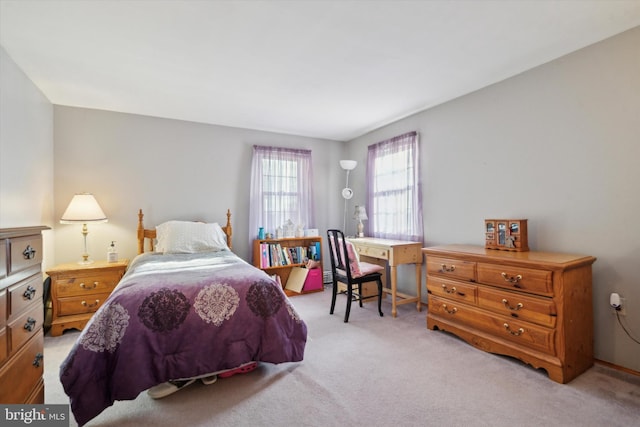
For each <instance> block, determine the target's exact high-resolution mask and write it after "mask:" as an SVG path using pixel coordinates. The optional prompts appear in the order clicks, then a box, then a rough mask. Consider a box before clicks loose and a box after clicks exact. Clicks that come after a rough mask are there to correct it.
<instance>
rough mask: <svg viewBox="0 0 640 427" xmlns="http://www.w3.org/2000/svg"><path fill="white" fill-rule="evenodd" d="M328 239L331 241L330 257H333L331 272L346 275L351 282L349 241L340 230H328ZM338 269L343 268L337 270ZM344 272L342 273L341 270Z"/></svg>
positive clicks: (334, 274)
mask: <svg viewBox="0 0 640 427" xmlns="http://www.w3.org/2000/svg"><path fill="white" fill-rule="evenodd" d="M327 237H328V239H327V241H328V243H329V258H330V259H331V273H332V274H333V276H334V277H336V273H337V275H338V276H345V277H346V278H347V280H348V281H349V282H351V279H352V277H351V260H349V258H348V256H349V255H348V254H349V252H348V251H347V242H346V240H345V239H344V233H343V232H342V231H340V230H336V229H331V230H327ZM336 270H341V271H337V272H336ZM342 271H343V272H344V274H341V272H342Z"/></svg>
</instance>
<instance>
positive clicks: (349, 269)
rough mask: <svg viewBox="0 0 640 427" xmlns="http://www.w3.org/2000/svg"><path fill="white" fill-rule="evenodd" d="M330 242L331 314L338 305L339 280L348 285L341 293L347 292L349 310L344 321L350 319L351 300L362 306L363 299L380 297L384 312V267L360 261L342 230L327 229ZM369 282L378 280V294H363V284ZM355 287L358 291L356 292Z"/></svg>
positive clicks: (380, 308) (380, 304)
mask: <svg viewBox="0 0 640 427" xmlns="http://www.w3.org/2000/svg"><path fill="white" fill-rule="evenodd" d="M327 237H328V242H329V257H330V258H331V274H332V276H333V295H332V297H331V310H330V312H329V314H333V309H334V308H335V306H336V296H337V294H338V282H341V283H344V284H345V285H346V288H347V289H346V291H342V292H341V293H346V294H347V311H346V312H345V314H344V322H345V323H347V322H348V321H349V312H350V311H351V301H353V300H356V301H358V302H359V303H360V307H362V301H363V300H365V299H369V298H375V297H376V296H377V297H378V312H379V313H380V316H383V314H382V274H381V273H380V271H382V270H384V267H382V266H380V265H377V264H371V263H368V262H360V261H359V260H358V257H357V254H356V251H355V249H354V247H353V244H352V243H351V242H348V241H347V240H345V238H344V234H343V233H342V231H340V230H327ZM367 282H376V283H377V285H378V294H377V295H371V296H367V297H363V296H362V284H363V283H367ZM354 288H357V291H355V292H354Z"/></svg>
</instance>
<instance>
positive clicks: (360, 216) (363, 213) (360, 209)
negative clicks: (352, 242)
mask: <svg viewBox="0 0 640 427" xmlns="http://www.w3.org/2000/svg"><path fill="white" fill-rule="evenodd" d="M353 219H355V220H356V221H358V237H364V224H362V221H366V220H368V219H369V217H367V210H366V209H365V208H364V206H358V205H356V211H355V212H354V213H353Z"/></svg>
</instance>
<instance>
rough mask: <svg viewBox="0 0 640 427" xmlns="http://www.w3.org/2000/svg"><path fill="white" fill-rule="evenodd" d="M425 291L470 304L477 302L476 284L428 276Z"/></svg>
mask: <svg viewBox="0 0 640 427" xmlns="http://www.w3.org/2000/svg"><path fill="white" fill-rule="evenodd" d="M427 291H429V293H430V294H432V295H436V296H440V297H445V298H451V299H452V300H455V301H462V302H466V303H467V304H471V305H476V304H477V292H478V291H477V286H476V285H474V284H471V283H468V282H466V283H465V282H460V281H455V280H449V279H445V278H443V277H437V276H428V277H427Z"/></svg>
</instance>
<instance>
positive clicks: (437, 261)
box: [427, 255, 476, 282]
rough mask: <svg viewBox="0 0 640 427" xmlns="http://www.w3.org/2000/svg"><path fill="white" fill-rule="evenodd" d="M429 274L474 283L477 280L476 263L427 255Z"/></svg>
mask: <svg viewBox="0 0 640 427" xmlns="http://www.w3.org/2000/svg"><path fill="white" fill-rule="evenodd" d="M427 274H440V275H445V276H449V277H451V278H454V279H460V280H464V281H467V282H469V281H471V282H473V281H475V280H476V263H475V262H472V261H462V260H459V259H455V258H441V257H435V256H432V255H427Z"/></svg>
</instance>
